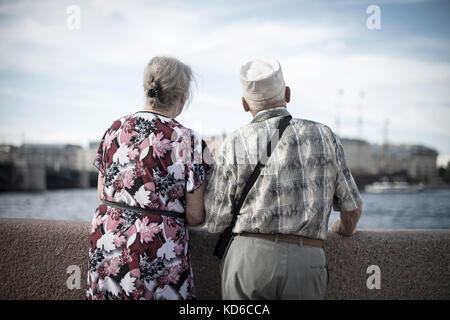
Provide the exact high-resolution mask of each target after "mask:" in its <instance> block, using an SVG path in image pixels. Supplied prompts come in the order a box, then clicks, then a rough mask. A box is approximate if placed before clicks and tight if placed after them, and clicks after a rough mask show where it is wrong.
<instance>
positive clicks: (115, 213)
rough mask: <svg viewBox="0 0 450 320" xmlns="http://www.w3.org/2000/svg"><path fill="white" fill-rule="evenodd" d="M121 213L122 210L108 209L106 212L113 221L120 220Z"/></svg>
mask: <svg viewBox="0 0 450 320" xmlns="http://www.w3.org/2000/svg"><path fill="white" fill-rule="evenodd" d="M120 213H121V210H120V209H119V208H112V207H108V210H107V211H106V214H107V215H109V216H110V217H111V219H113V220H119V219H120Z"/></svg>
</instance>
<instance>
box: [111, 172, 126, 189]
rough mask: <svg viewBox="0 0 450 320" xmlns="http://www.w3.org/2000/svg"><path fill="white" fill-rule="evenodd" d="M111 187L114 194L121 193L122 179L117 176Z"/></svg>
mask: <svg viewBox="0 0 450 320" xmlns="http://www.w3.org/2000/svg"><path fill="white" fill-rule="evenodd" d="M113 186H114V189H115V190H116V192H120V191H122V189H123V187H124V184H123V178H122V176H121V175H119V177H118V178H117V180H116V181H114V183H113Z"/></svg>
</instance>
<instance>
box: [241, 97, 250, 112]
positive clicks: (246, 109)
mask: <svg viewBox="0 0 450 320" xmlns="http://www.w3.org/2000/svg"><path fill="white" fill-rule="evenodd" d="M242 106H243V107H244V111H245V112H249V111H250V107H249V106H248V103H247V101H245V98H244V97H242Z"/></svg>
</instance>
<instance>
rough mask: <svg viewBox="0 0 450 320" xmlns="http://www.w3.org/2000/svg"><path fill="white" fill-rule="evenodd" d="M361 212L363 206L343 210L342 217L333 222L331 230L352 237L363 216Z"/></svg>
mask: <svg viewBox="0 0 450 320" xmlns="http://www.w3.org/2000/svg"><path fill="white" fill-rule="evenodd" d="M361 213H362V208H358V209H355V210H353V211H348V212H341V217H340V218H338V219H337V220H336V221H335V222H334V223H333V225H332V226H331V228H330V230H331V231H333V232H336V233H339V234H342V235H344V236H346V237H351V236H352V235H354V234H355V233H356V225H357V224H358V221H359V218H360V217H361Z"/></svg>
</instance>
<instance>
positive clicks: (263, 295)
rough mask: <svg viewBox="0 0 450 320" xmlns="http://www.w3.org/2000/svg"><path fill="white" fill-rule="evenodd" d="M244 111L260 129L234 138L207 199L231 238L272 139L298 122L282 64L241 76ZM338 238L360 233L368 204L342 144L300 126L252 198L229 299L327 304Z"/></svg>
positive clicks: (242, 223) (234, 247)
mask: <svg viewBox="0 0 450 320" xmlns="http://www.w3.org/2000/svg"><path fill="white" fill-rule="evenodd" d="M240 76H241V84H242V89H243V97H242V103H243V106H244V110H245V111H249V112H251V113H252V115H253V117H254V118H253V121H252V122H251V123H250V124H248V125H246V126H244V127H242V128H240V129H239V130H237V131H235V132H233V133H232V134H231V135H230V136H228V137H227V138H226V139H225V141H224V142H223V144H222V145H221V147H220V149H219V150H218V152H217V154H216V157H215V164H214V167H213V172H212V175H211V177H210V181H209V183H208V187H207V191H206V194H205V207H206V214H207V221H206V223H207V227H208V230H209V231H210V232H212V233H220V232H223V231H224V229H225V228H226V227H227V226H228V225H229V224H230V222H231V219H232V213H231V212H232V208H233V203H234V201H235V200H236V198H237V197H238V196H239V195H240V194H241V193H242V190H243V188H244V186H245V183H246V181H247V180H248V178H249V177H250V175H251V173H252V171H253V169H254V167H255V165H256V163H257V162H258V160H259V159H261V155H264V152H265V151H266V150H265V147H266V145H267V141H268V139H270V138H271V137H273V136H274V133H275V132H276V130H277V127H278V125H279V123H280V121H281V120H282V119H283V118H285V117H286V116H289V112H288V111H287V109H286V103H288V102H289V101H290V89H289V87H287V86H286V85H285V82H284V78H283V73H282V70H281V66H280V64H279V62H278V61H276V60H267V61H261V60H254V61H250V62H248V63H246V64H245V65H243V66H242V67H241V75H240ZM332 208H334V210H336V211H340V212H341V217H340V219H338V220H337V221H336V222H335V223H334V224H333V226H332V228H331V230H333V231H335V232H338V233H341V234H343V235H345V236H351V235H353V234H354V233H355V230H356V224H357V222H358V220H359V217H360V215H361V210H362V200H361V197H360V194H359V192H358V189H357V187H356V184H355V181H354V179H353V177H352V175H351V173H350V170H349V169H348V167H347V164H346V161H345V157H344V150H343V148H342V144H341V142H340V140H339V138H338V137H337V136H336V135H335V134H334V133H333V132H332V131H331V129H330V128H329V127H327V126H325V125H323V124H320V123H317V122H313V121H309V120H303V119H292V120H290V123H289V125H288V127H287V128H286V130H285V132H284V134H283V136H282V137H281V139H280V141H279V142H278V144H277V145H276V146H275V148H274V149H273V151H272V155H271V156H270V158H269V159H268V161H267V163H266V164H265V166H264V167H263V169H262V170H261V174H260V176H259V177H258V179H257V180H256V182H255V184H254V185H253V187H252V188H251V189H250V191H249V193H248V195H247V197H246V199H245V201H244V203H243V205H242V208H241V210H240V214H239V216H238V219H237V222H236V225H235V227H234V229H233V232H234V233H235V234H236V237H235V239H234V241H232V242H231V245H230V246H229V248H228V251H227V254H226V256H225V257H224V258H223V260H222V264H221V277H222V280H221V281H222V298H224V299H323V298H324V296H325V292H326V287H327V281H328V269H327V266H326V259H325V254H324V251H323V242H324V240H326V235H327V229H328V219H329V216H330V212H331V209H332Z"/></svg>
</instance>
